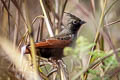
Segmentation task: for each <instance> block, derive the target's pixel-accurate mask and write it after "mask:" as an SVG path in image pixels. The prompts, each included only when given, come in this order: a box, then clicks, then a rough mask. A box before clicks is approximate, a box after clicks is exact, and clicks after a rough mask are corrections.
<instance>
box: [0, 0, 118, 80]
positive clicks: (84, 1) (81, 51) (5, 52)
mask: <svg viewBox="0 0 120 80" xmlns="http://www.w3.org/2000/svg"><path fill="white" fill-rule="evenodd" d="M119 5H120V1H119V0H0V80H41V79H43V80H119V79H120V73H119V72H120V56H119V52H120V48H119V47H120V45H119V44H120V37H119V33H120V29H119V26H120V23H119V22H120V19H119V18H120V14H119V13H120V7H119ZM64 12H69V13H72V14H74V15H76V16H77V17H79V18H81V19H82V20H85V21H86V22H87V23H86V24H85V25H83V27H82V28H81V29H80V32H79V34H78V38H77V40H76V42H75V45H73V47H66V48H65V49H64V55H65V57H64V58H63V62H59V63H61V64H60V65H55V64H54V63H52V62H51V63H49V61H48V59H45V58H42V57H40V56H36V49H35V45H34V42H39V41H41V40H42V39H46V38H48V37H53V36H54V35H57V34H58V33H59V32H60V31H61V29H62V28H63V27H62V26H64V24H65V23H66V16H64ZM27 44H31V55H30V54H21V53H20V49H21V47H23V46H24V45H27ZM56 66H57V67H58V68H54V67H56ZM56 69H57V70H56Z"/></svg>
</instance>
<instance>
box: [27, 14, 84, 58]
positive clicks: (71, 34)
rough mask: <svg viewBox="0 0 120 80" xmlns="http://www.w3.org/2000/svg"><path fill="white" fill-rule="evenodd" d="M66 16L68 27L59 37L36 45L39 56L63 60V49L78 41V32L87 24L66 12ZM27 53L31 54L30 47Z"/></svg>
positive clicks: (56, 36)
mask: <svg viewBox="0 0 120 80" xmlns="http://www.w3.org/2000/svg"><path fill="white" fill-rule="evenodd" d="M65 14H66V16H68V20H67V25H66V27H65V28H64V29H63V30H62V31H61V32H60V33H59V34H58V35H55V36H54V37H50V38H48V39H45V40H43V41H40V42H37V43H35V48H36V52H37V55H38V56H41V57H43V58H55V59H61V58H63V57H64V55H63V49H64V48H65V47H66V46H71V44H72V43H73V41H75V40H76V37H77V32H78V31H79V29H80V28H81V26H82V25H83V24H85V23H86V22H85V21H83V20H81V19H80V18H78V17H76V16H75V15H73V14H71V13H68V12H65ZM25 53H30V45H28V46H27V48H26V51H25Z"/></svg>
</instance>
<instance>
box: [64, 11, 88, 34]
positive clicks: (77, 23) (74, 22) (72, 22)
mask: <svg viewBox="0 0 120 80" xmlns="http://www.w3.org/2000/svg"><path fill="white" fill-rule="evenodd" d="M65 14H66V15H67V16H68V17H69V19H68V21H67V26H68V27H69V28H70V29H71V31H72V33H73V34H75V33H77V31H78V30H79V28H80V27H81V25H82V24H85V23H86V22H85V21H82V20H81V19H80V18H78V17H76V16H74V15H72V14H70V13H66V12H65Z"/></svg>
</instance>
